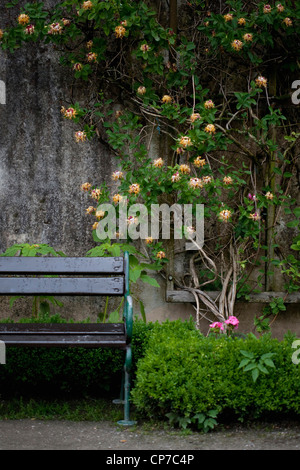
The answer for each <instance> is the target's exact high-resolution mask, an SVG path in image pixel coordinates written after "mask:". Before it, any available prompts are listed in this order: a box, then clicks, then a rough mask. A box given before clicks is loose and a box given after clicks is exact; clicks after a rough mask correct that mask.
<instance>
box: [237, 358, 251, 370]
mask: <svg viewBox="0 0 300 470" xmlns="http://www.w3.org/2000/svg"><path fill="white" fill-rule="evenodd" d="M250 360H251V359H247V358H245V359H243V360H242V361H241V362H240V365H239V367H238V368H239V369H241V368H242V367H245V366H246V365H247V364H249V361H250Z"/></svg>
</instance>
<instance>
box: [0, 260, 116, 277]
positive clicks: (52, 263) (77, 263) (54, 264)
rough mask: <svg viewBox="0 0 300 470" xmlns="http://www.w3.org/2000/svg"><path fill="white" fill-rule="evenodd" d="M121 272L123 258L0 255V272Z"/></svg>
mask: <svg viewBox="0 0 300 470" xmlns="http://www.w3.org/2000/svg"><path fill="white" fill-rule="evenodd" d="M6 273H7V274H9V273H14V274H30V273H31V274H121V273H124V258H122V257H107V258H93V257H91V258H80V257H73V258H72V257H71V258H67V257H66V258H65V257H57V258H56V257H53V258H50V257H49V258H43V257H22V256H19V257H15V256H12V257H10V256H9V257H0V274H6Z"/></svg>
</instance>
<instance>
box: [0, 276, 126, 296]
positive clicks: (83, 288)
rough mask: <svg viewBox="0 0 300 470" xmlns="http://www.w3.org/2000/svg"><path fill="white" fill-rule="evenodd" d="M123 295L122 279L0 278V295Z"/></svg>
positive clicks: (120, 277)
mask: <svg viewBox="0 0 300 470" xmlns="http://www.w3.org/2000/svg"><path fill="white" fill-rule="evenodd" d="M3 294H6V295H77V296H78V295H103V294H107V295H123V294H124V277H122V276H119V277H100V278H50V277H49V278H29V277H28V278H26V277H24V278H22V277H16V278H8V277H4V278H0V295H3Z"/></svg>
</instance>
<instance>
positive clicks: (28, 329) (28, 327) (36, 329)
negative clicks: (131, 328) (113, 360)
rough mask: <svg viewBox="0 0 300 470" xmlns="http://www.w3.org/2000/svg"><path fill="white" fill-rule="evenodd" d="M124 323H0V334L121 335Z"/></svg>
mask: <svg viewBox="0 0 300 470" xmlns="http://www.w3.org/2000/svg"><path fill="white" fill-rule="evenodd" d="M124 330H125V325H124V323H84V324H81V323H0V336H1V335H2V334H7V335H9V334H18V333H20V334H40V333H47V334H62V335H68V334H74V333H75V334H78V335H80V334H89V333H92V334H93V335H105V334H109V335H113V334H117V335H118V334H123V333H124Z"/></svg>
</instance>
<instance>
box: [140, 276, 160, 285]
mask: <svg viewBox="0 0 300 470" xmlns="http://www.w3.org/2000/svg"><path fill="white" fill-rule="evenodd" d="M141 281H143V282H145V283H147V284H150V286H153V287H160V285H159V284H158V282H157V280H156V279H154V278H153V277H151V276H148V275H147V274H141Z"/></svg>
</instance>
